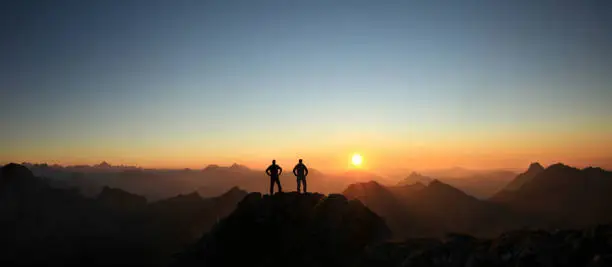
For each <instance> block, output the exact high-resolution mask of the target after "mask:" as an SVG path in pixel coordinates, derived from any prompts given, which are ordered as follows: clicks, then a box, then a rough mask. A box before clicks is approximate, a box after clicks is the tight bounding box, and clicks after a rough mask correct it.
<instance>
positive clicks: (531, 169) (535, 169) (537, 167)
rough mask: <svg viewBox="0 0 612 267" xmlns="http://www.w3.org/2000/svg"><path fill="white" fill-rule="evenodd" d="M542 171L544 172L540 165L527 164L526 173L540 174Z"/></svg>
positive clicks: (536, 163)
mask: <svg viewBox="0 0 612 267" xmlns="http://www.w3.org/2000/svg"><path fill="white" fill-rule="evenodd" d="M542 171H544V166H542V164H540V163H539V162H533V163H531V164H529V168H528V169H527V172H542Z"/></svg>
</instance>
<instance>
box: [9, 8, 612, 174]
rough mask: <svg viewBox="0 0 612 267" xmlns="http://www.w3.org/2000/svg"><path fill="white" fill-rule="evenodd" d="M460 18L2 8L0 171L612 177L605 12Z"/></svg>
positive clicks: (518, 11)
mask: <svg viewBox="0 0 612 267" xmlns="http://www.w3.org/2000/svg"><path fill="white" fill-rule="evenodd" d="M459 2H460V1H441V2H437V1H313V0H310V1H280V0H279V1H252V0H250V1H233V0H228V1H144V0H143V1H2V3H1V4H0V31H1V35H0V38H1V40H0V90H1V95H0V125H2V129H1V131H0V132H1V135H2V136H1V138H0V162H8V161H17V162H21V161H31V162H49V163H63V164H81V163H88V164H91V163H97V162H100V161H102V160H107V161H109V162H111V163H116V164H132V165H140V166H145V167H192V168H198V167H202V166H205V165H206V164H209V163H219V164H230V163H232V162H239V163H243V164H246V165H249V166H251V167H257V168H263V167H265V165H266V164H267V163H268V162H269V160H270V159H271V158H277V159H278V160H279V161H280V163H281V164H285V165H288V164H293V163H294V161H295V158H296V157H304V158H305V159H306V162H307V163H310V164H311V165H314V166H315V167H318V168H319V169H330V170H341V169H343V168H346V167H347V164H348V159H349V158H350V155H351V154H352V153H354V152H359V153H362V154H363V155H364V158H365V165H364V168H367V169H379V168H386V169H390V168H417V169H418V168H438V167H449V166H464V167H471V168H485V167H494V168H497V167H526V166H527V164H528V163H529V162H531V161H541V162H543V163H545V164H546V163H553V162H559V161H561V162H565V163H568V164H573V165H578V166H584V165H590V164H593V165H606V164H610V165H612V164H611V163H612V8H611V6H610V4H607V3H606V1H600V2H594V1H572V2H570V3H564V2H563V1H504V3H502V1H461V3H459ZM608 3H609V1H608ZM610 165H608V166H610Z"/></svg>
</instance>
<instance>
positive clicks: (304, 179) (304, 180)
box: [302, 177, 308, 194]
mask: <svg viewBox="0 0 612 267" xmlns="http://www.w3.org/2000/svg"><path fill="white" fill-rule="evenodd" d="M302 183H304V194H306V192H308V190H306V177H304V178H302Z"/></svg>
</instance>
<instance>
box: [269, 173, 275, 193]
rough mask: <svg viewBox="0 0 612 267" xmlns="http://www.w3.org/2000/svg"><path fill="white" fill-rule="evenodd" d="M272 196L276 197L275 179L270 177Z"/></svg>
mask: <svg viewBox="0 0 612 267" xmlns="http://www.w3.org/2000/svg"><path fill="white" fill-rule="evenodd" d="M270 195H274V178H272V177H270Z"/></svg>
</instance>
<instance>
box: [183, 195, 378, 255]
mask: <svg viewBox="0 0 612 267" xmlns="http://www.w3.org/2000/svg"><path fill="white" fill-rule="evenodd" d="M389 236H390V231H389V229H388V228H387V226H386V224H385V222H384V221H383V219H382V218H381V217H379V216H378V215H376V214H375V213H373V212H372V211H370V210H369V209H368V208H367V207H365V206H364V205H363V204H362V203H361V202H360V201H357V200H351V201H349V200H347V199H346V198H345V197H344V196H343V195H338V194H332V195H329V196H324V195H321V194H298V193H278V194H275V195H273V196H269V195H263V196H262V195H261V194H259V193H251V194H249V195H248V196H246V197H245V198H244V199H243V200H242V201H241V202H240V203H239V204H238V207H237V208H236V210H235V211H234V212H233V213H232V214H230V215H229V216H228V217H227V218H225V219H224V220H222V221H221V222H220V223H219V224H218V225H216V226H215V228H213V229H212V231H211V232H210V233H208V234H206V235H205V236H204V237H203V238H202V239H201V240H200V241H199V242H198V243H197V244H196V245H194V246H193V247H191V248H190V249H189V250H188V251H187V252H185V253H183V254H181V255H179V257H178V258H179V261H178V264H179V265H203V266H354V265H356V264H357V263H358V261H359V257H360V255H361V254H362V253H363V249H364V248H365V247H366V246H367V245H368V244H376V243H378V242H380V241H383V240H385V239H387V238H388V237H389Z"/></svg>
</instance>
